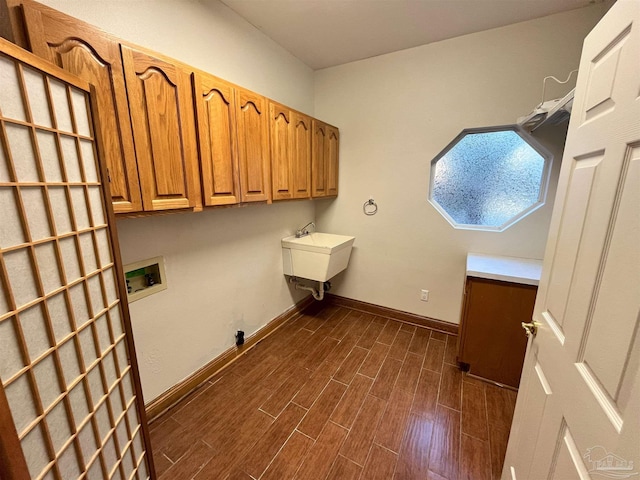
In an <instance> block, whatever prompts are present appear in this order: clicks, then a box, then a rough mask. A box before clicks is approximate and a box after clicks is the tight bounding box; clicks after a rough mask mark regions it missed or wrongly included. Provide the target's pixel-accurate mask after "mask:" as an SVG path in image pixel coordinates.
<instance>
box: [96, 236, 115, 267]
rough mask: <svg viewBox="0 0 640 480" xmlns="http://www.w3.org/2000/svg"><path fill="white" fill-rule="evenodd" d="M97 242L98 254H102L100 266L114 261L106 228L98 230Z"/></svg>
mask: <svg viewBox="0 0 640 480" xmlns="http://www.w3.org/2000/svg"><path fill="white" fill-rule="evenodd" d="M96 243H97V244H98V254H99V255H100V266H101V267H104V266H106V265H108V264H110V263H111V261H112V260H111V249H110V248H109V238H108V236H107V229H106V228H102V229H100V230H96Z"/></svg>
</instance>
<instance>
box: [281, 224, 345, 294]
mask: <svg viewBox="0 0 640 480" xmlns="http://www.w3.org/2000/svg"><path fill="white" fill-rule="evenodd" d="M355 239H356V237H349V236H347V235H334V234H332V233H319V232H313V233H310V234H309V235H305V236H304V237H300V238H296V237H295V236H291V237H286V238H283V239H282V265H283V270H284V273H285V275H291V276H294V277H299V278H307V279H309V280H316V281H319V282H326V281H327V280H329V279H330V278H331V277H334V276H335V275H337V274H338V273H340V272H341V271H343V270H344V269H345V268H347V265H348V264H349V257H350V256H351V248H352V246H353V242H354V240H355Z"/></svg>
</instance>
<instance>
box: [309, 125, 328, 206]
mask: <svg viewBox="0 0 640 480" xmlns="http://www.w3.org/2000/svg"><path fill="white" fill-rule="evenodd" d="M312 125H313V137H312V157H311V196H312V197H314V198H318V197H326V196H327V181H326V178H327V177H326V168H325V166H326V162H325V156H326V151H327V144H328V138H327V137H328V134H327V125H325V124H324V123H322V122H320V121H319V120H313V124H312Z"/></svg>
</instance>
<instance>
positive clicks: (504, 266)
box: [467, 253, 542, 285]
mask: <svg viewBox="0 0 640 480" xmlns="http://www.w3.org/2000/svg"><path fill="white" fill-rule="evenodd" d="M541 273H542V260H536V259H533V258H517V257H500V256H497V255H484V254H481V253H469V254H467V276H468V277H479V278H488V279H490V280H502V281H504V282H513V283H521V284H524V285H538V283H539V282H540V274H541Z"/></svg>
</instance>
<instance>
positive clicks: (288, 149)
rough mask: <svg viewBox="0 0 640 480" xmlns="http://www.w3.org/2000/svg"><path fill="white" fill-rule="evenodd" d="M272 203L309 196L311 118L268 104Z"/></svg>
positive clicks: (271, 103) (274, 104) (278, 105)
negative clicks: (273, 201)
mask: <svg viewBox="0 0 640 480" xmlns="http://www.w3.org/2000/svg"><path fill="white" fill-rule="evenodd" d="M269 108H270V110H269V112H270V126H271V186H272V196H273V199H274V200H290V199H293V198H309V197H310V196H311V188H310V187H311V117H308V116H307V115H304V114H302V113H299V112H296V111H293V110H291V109H289V108H288V107H285V106H284V105H280V104H278V103H275V102H270V105H269Z"/></svg>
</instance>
